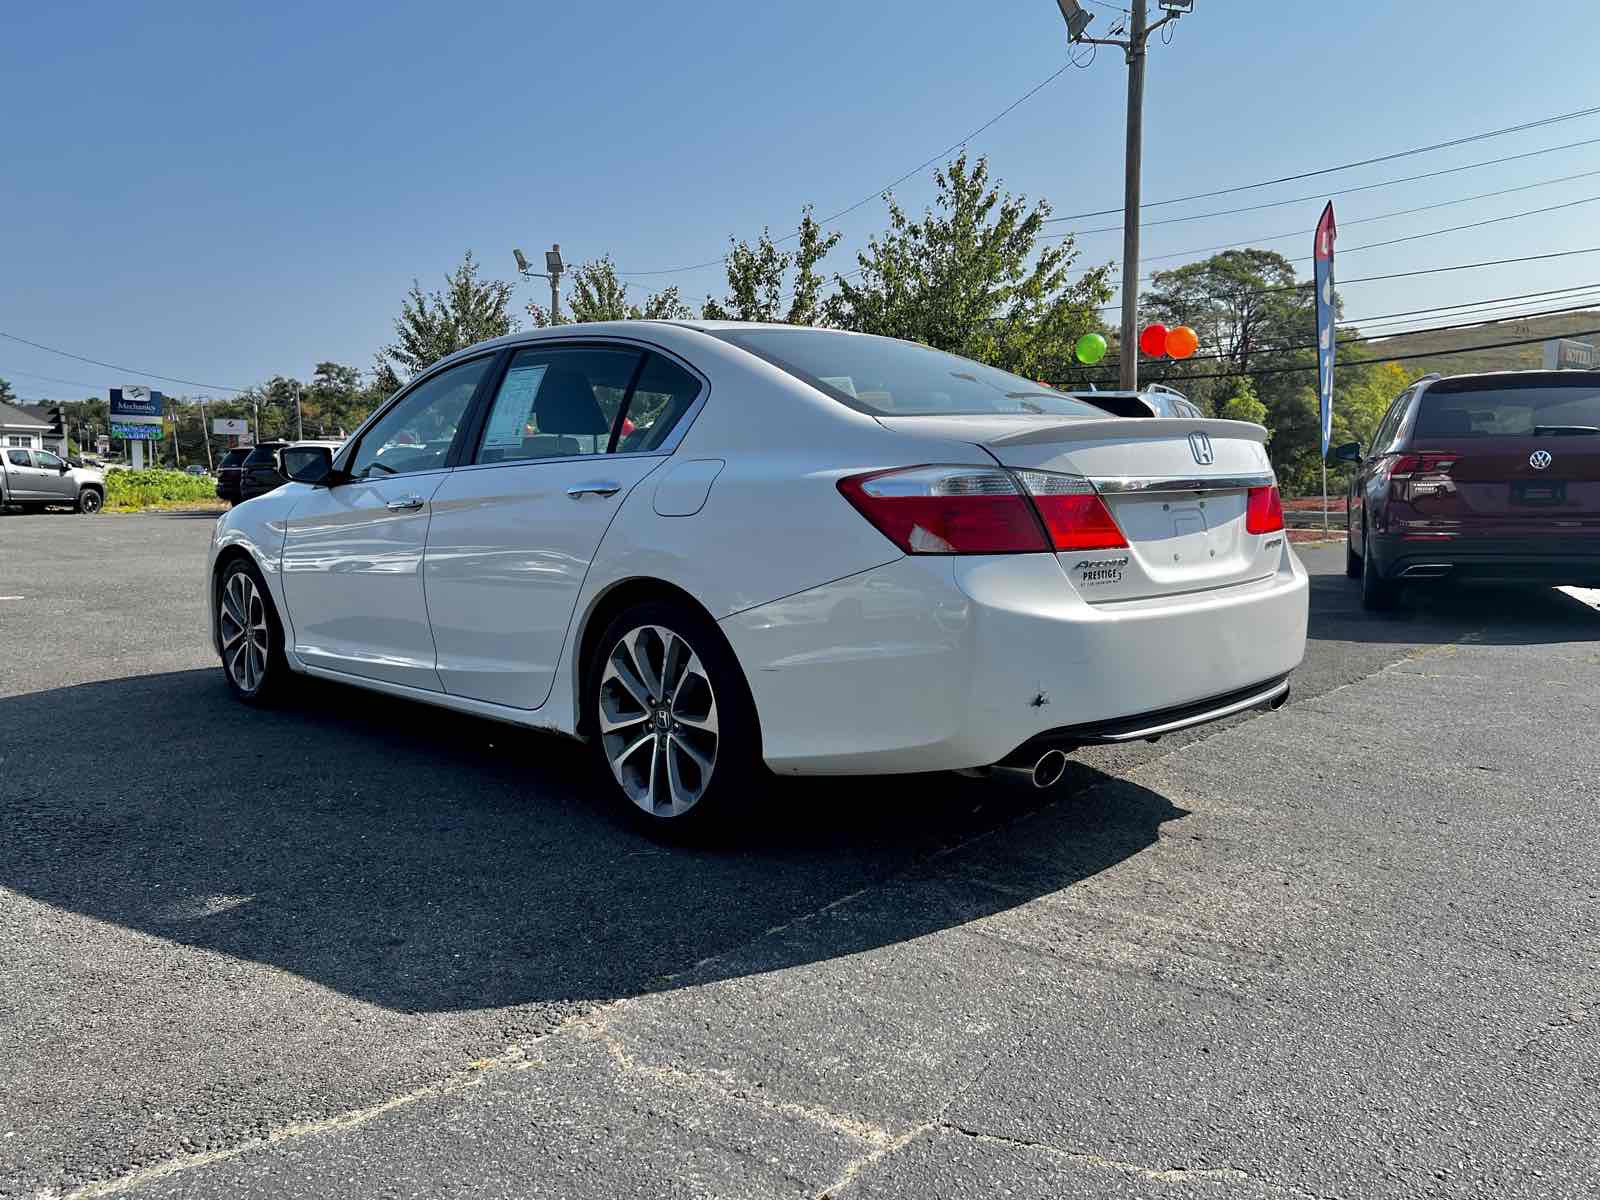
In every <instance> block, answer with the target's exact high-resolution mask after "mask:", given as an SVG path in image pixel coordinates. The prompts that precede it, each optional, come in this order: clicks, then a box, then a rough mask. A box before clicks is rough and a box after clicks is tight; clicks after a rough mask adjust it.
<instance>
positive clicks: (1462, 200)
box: [1052, 138, 1600, 242]
mask: <svg viewBox="0 0 1600 1200" xmlns="http://www.w3.org/2000/svg"><path fill="white" fill-rule="evenodd" d="M1594 140H1595V141H1597V142H1600V138H1595V139H1594ZM1596 175H1600V170H1594V171H1579V172H1577V173H1575V174H1572V175H1560V176H1557V177H1556V178H1554V179H1541V180H1539V181H1538V182H1537V183H1519V184H1518V185H1517V186H1516V187H1508V188H1500V189H1498V190H1497V191H1493V192H1479V193H1478V194H1477V195H1476V196H1461V197H1459V198H1458V199H1455V200H1436V201H1434V202H1433V203H1432V204H1422V205H1418V206H1417V207H1416V208H1402V209H1398V210H1396V211H1395V212H1391V213H1382V214H1380V215H1378V216H1374V217H1356V218H1355V219H1354V220H1341V221H1340V222H1339V225H1340V228H1343V227H1344V226H1347V225H1365V224H1367V223H1369V222H1371V221H1388V220H1392V219H1393V218H1395V217H1409V216H1412V215H1413V214H1415V213H1421V212H1432V211H1433V210H1434V209H1436V208H1449V207H1450V206H1451V205H1454V204H1471V203H1473V202H1474V201H1477V200H1492V199H1494V197H1496V196H1509V195H1511V194H1512V193H1513V192H1531V191H1533V190H1535V189H1536V188H1542V187H1552V186H1554V185H1555V184H1558V183H1571V182H1572V181H1573V180H1574V179H1591V178H1593V177H1594V176H1596ZM1373 186H1378V185H1376V184H1375V185H1373ZM1351 190H1352V191H1363V190H1365V189H1361V188H1352V189H1351ZM1328 194H1329V195H1332V196H1338V195H1342V194H1344V193H1340V192H1330V193H1328ZM1304 199H1307V200H1320V199H1322V197H1321V196H1308V197H1305V198H1304ZM1301 202H1302V201H1296V200H1279V201H1277V202H1275V203H1273V204H1258V205H1256V206H1255V207H1254V208H1236V209H1231V210H1226V211H1223V212H1213V213H1197V214H1196V215H1194V216H1192V217H1172V218H1170V219H1168V220H1165V221H1146V222H1145V225H1146V226H1147V227H1148V226H1151V225H1177V224H1180V223H1181V222H1184V221H1198V220H1201V219H1202V218H1204V217H1224V216H1230V215H1232V214H1233V213H1239V212H1254V211H1256V210H1258V209H1263V208H1277V207H1279V206H1281V205H1286V204H1296V203H1301ZM1121 232H1122V226H1121V225H1101V226H1099V227H1098V228H1096V229H1075V230H1073V231H1072V232H1071V233H1064V234H1053V235H1052V237H1054V238H1055V239H1056V240H1061V239H1064V238H1069V237H1084V236H1086V235H1088V234H1091V233H1121ZM1304 234H1305V230H1303V229H1297V230H1295V231H1294V232H1293V233H1275V234H1273V235H1272V236H1270V237H1265V236H1264V237H1258V238H1253V239H1252V241H1254V242H1280V241H1283V240H1284V239H1285V238H1292V237H1302V236H1304Z"/></svg>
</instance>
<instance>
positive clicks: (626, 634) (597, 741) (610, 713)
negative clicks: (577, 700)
mask: <svg viewBox="0 0 1600 1200" xmlns="http://www.w3.org/2000/svg"><path fill="white" fill-rule="evenodd" d="M586 694H587V697H588V714H587V715H588V717H589V728H590V732H591V734H593V736H594V745H595V747H596V749H597V750H598V752H599V757H600V759H601V761H602V763H603V764H604V767H605V771H606V773H607V774H608V775H610V777H611V779H612V781H613V782H614V783H615V784H616V786H617V788H618V789H619V791H620V792H621V794H622V796H623V797H624V798H625V799H626V800H627V801H628V804H629V806H630V809H631V811H632V813H633V814H634V815H635V816H636V817H637V818H638V819H640V820H641V821H642V822H643V823H644V825H645V828H646V829H647V830H649V831H651V832H658V833H659V832H666V831H669V830H670V831H673V832H679V831H687V830H690V829H698V828H701V827H703V826H705V825H706V824H707V822H709V821H711V820H713V819H714V818H715V817H716V815H717V814H718V813H720V812H722V811H723V810H726V809H728V808H730V807H731V806H732V804H733V802H734V800H735V799H736V798H737V797H738V796H739V794H740V793H741V792H742V791H743V789H744V788H745V786H746V785H747V784H748V783H749V782H750V781H751V780H752V779H753V778H755V776H756V775H757V773H758V771H759V768H760V763H761V745H760V740H761V739H760V730H759V726H758V723H757V721H756V716H755V703H754V701H753V700H752V699H751V697H750V689H749V686H748V684H746V682H745V678H744V672H743V671H741V670H740V668H739V663H738V660H737V659H736V658H734V655H733V651H732V649H731V648H730V647H729V646H728V643H727V640H726V639H725V638H724V637H723V636H722V632H721V631H720V630H719V629H717V627H716V625H715V624H714V623H713V622H711V621H710V620H709V619H708V618H706V617H705V616H703V615H702V614H700V613H698V612H695V611H694V610H693V609H691V608H689V607H688V606H686V605H680V604H676V603H672V602H669V601H652V602H649V603H645V604H639V605H636V606H634V607H632V608H630V609H628V610H626V611H625V612H623V613H621V614H620V615H618V616H617V618H616V619H615V620H613V621H612V622H611V624H610V625H609V626H608V627H607V629H606V631H605V633H604V635H602V637H601V639H600V650H599V653H598V654H597V655H596V656H595V660H594V661H593V662H592V663H591V664H590V668H589V687H588V689H587V693H586Z"/></svg>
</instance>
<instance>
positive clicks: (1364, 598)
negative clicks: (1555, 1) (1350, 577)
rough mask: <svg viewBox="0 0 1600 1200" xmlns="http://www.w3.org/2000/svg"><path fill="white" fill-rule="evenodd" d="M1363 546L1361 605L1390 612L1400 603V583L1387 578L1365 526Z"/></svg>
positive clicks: (1372, 609)
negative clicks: (1372, 547) (1379, 564)
mask: <svg viewBox="0 0 1600 1200" xmlns="http://www.w3.org/2000/svg"><path fill="white" fill-rule="evenodd" d="M1361 547H1362V549H1363V550H1365V551H1366V553H1365V554H1363V555H1362V556H1361V607H1362V608H1364V609H1366V610H1367V611H1368V612H1389V611H1391V610H1393V609H1394V608H1395V606H1396V605H1398V604H1399V603H1400V584H1399V583H1398V582H1397V581H1395V580H1393V579H1385V578H1384V577H1383V573H1382V570H1381V569H1380V568H1379V566H1378V558H1377V555H1375V554H1373V553H1372V549H1371V544H1370V542H1369V541H1368V539H1367V537H1366V533H1365V526H1363V532H1362V538H1361Z"/></svg>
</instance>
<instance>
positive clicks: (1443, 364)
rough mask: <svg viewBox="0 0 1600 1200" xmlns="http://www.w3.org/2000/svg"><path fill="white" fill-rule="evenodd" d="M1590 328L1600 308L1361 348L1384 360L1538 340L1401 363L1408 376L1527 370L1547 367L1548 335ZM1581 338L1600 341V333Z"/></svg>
mask: <svg viewBox="0 0 1600 1200" xmlns="http://www.w3.org/2000/svg"><path fill="white" fill-rule="evenodd" d="M1586 329H1600V310H1593V311H1589V312H1576V313H1563V314H1562V315H1560V316H1556V317H1511V318H1508V319H1506V320H1504V321H1494V322H1491V323H1490V324H1487V325H1472V326H1469V327H1468V328H1466V329H1452V330H1449V331H1447V332H1444V333H1401V334H1396V335H1395V336H1394V337H1390V338H1382V339H1380V340H1378V341H1375V342H1367V343H1365V344H1364V345H1363V349H1364V350H1365V351H1366V353H1368V354H1371V355H1372V356H1373V357H1374V358H1380V359H1383V358H1389V357H1392V356H1395V355H1401V354H1431V353H1433V352H1436V351H1451V350H1458V349H1460V348H1463V347H1470V346H1488V345H1493V344H1494V343H1496V342H1511V341H1516V340H1517V339H1519V338H1539V339H1540V341H1539V342H1538V343H1535V344H1533V345H1528V346H1508V347H1506V348H1504V349H1502V350H1485V351H1482V352H1480V353H1477V354H1449V353H1446V354H1440V355H1439V356H1438V357H1436V358H1435V357H1430V358H1414V359H1411V360H1410V361H1408V362H1403V363H1402V364H1401V365H1402V366H1404V367H1405V368H1406V373H1407V374H1410V375H1425V374H1427V373H1428V372H1430V371H1438V372H1439V373H1440V374H1441V375H1459V374H1462V373H1464V372H1469V371H1525V370H1528V369H1530V368H1538V367H1542V366H1543V365H1544V346H1543V340H1544V339H1546V338H1557V337H1570V336H1572V335H1573V334H1575V333H1578V332H1580V331H1582V330H1586ZM1583 340H1584V341H1589V342H1595V343H1597V344H1600V335H1595V336H1592V337H1587V338H1584V339H1583Z"/></svg>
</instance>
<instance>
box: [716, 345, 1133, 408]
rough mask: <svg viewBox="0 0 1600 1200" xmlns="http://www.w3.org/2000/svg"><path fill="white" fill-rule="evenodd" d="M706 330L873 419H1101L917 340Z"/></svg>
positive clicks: (1062, 397)
mask: <svg viewBox="0 0 1600 1200" xmlns="http://www.w3.org/2000/svg"><path fill="white" fill-rule="evenodd" d="M709 332H711V333H713V334H714V335H715V336H717V337H719V338H721V339H722V340H723V341H725V342H731V343H732V344H733V345H735V346H738V347H739V348H740V349H743V350H748V351H749V352H750V353H752V354H754V355H755V356H756V357H757V358H763V359H765V360H766V361H768V362H770V363H771V364H772V365H773V366H775V367H778V368H780V369H781V370H784V371H787V372H788V373H789V374H790V375H793V376H794V377H795V378H797V379H799V380H801V381H802V382H805V383H808V384H810V385H811V386H812V387H814V388H816V389H817V390H819V391H821V392H823V393H824V394H826V395H829V396H832V397H833V398H834V399H835V400H837V401H839V402H840V403H841V404H844V405H847V406H848V407H850V408H853V409H855V410H856V411H857V412H864V413H867V414H869V415H871V416H875V417H922V416H947V415H949V416H954V415H973V414H991V413H1022V414H1046V415H1050V416H1065V417H1090V418H1093V417H1102V418H1103V417H1104V416H1105V411H1104V410H1103V409H1100V408H1097V407H1095V406H1094V405H1092V404H1085V403H1084V402H1083V401H1082V400H1075V399H1073V398H1072V397H1071V396H1068V395H1067V394H1065V393H1064V392H1058V391H1056V390H1055V389H1054V388H1050V387H1046V386H1045V385H1044V384H1040V383H1034V382H1033V381H1032V380H1029V379H1024V378H1022V376H1020V375H1013V374H1011V373H1010V372H1009V371H1001V370H999V369H997V368H995V367H987V366H984V365H983V364H982V363H979V362H974V361H973V360H972V359H970V358H961V357H960V356H958V355H955V354H949V353H947V352H945V351H943V350H935V349H933V348H932V347H929V346H923V345H919V344H917V343H916V342H904V341H900V340H899V339H898V338H887V337H878V336H876V335H873V334H866V333H842V332H838V331H833V330H826V329H806V328H799V327H796V328H789V329H775V328H758V329H713V330H710V331H709Z"/></svg>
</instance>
